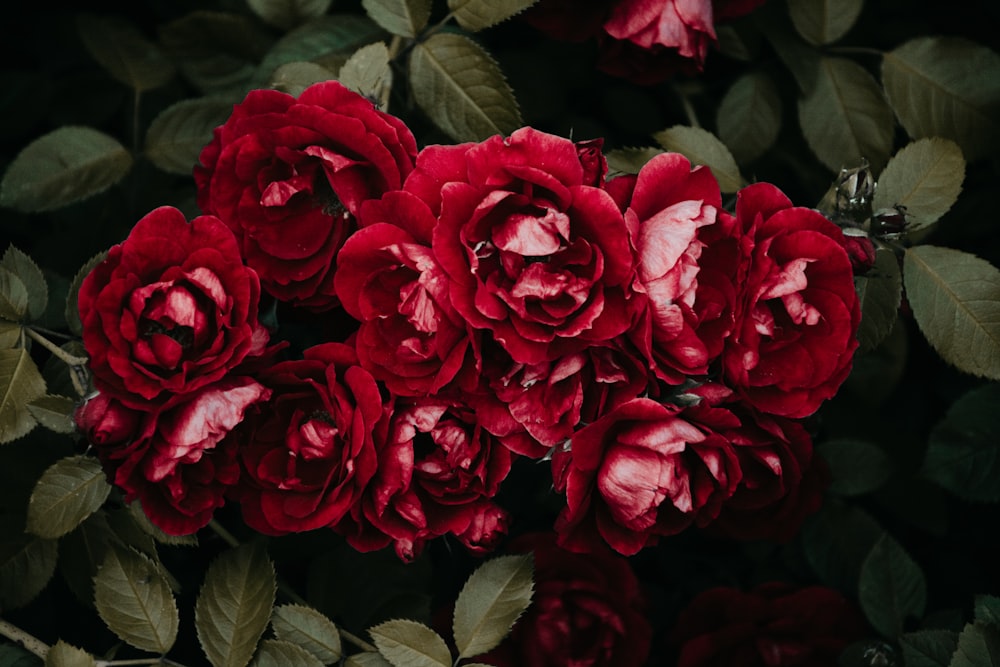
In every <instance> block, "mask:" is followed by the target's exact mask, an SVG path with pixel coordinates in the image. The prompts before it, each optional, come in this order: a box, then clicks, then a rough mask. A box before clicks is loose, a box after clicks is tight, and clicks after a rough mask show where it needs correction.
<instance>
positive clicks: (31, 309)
mask: <svg viewBox="0 0 1000 667" xmlns="http://www.w3.org/2000/svg"><path fill="white" fill-rule="evenodd" d="M0 267H3V268H5V269H7V270H8V271H10V272H11V273H12V274H14V275H15V276H17V277H18V278H19V279H20V280H21V283H22V284H23V285H24V289H25V291H26V292H27V293H28V303H27V308H28V319H29V320H32V321H33V320H37V319H38V318H40V317H41V316H42V315H44V314H45V308H46V307H47V306H48V303H49V286H48V283H47V282H46V281H45V275H44V274H43V273H42V270H41V269H40V268H38V265H37V264H35V262H34V260H32V259H31V257H29V256H28V255H26V254H25V253H23V252H21V251H20V250H18V249H17V248H15V247H14V246H13V245H11V246H8V247H7V252H5V253H4V255H3V259H0Z"/></svg>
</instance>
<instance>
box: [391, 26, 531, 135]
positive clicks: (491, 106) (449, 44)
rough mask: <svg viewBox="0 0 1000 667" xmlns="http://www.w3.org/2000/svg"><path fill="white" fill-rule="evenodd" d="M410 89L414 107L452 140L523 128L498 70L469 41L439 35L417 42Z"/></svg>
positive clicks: (487, 56)
mask: <svg viewBox="0 0 1000 667" xmlns="http://www.w3.org/2000/svg"><path fill="white" fill-rule="evenodd" d="M410 85H411V86H412V87H413V96H414V99H415V100H416V102H417V105H418V106H420V108H421V109H423V111H424V113H426V114H427V115H428V116H429V117H430V119H431V120H432V121H434V123H435V124H436V125H437V126H438V127H440V128H441V129H442V130H444V131H445V132H446V133H448V134H449V135H450V136H451V137H452V139H455V140H456V141H481V140H483V139H486V138H487V137H490V136H493V135H495V134H509V133H511V132H513V131H514V130H516V129H517V128H519V127H520V126H521V125H522V121H521V113H520V111H518V108H517V102H516V101H515V99H514V93H513V92H512V91H511V89H510V86H509V85H508V84H507V81H506V80H505V79H504V76H503V73H502V72H501V71H500V68H499V66H498V65H497V64H496V62H494V60H493V59H492V58H491V57H490V55H489V54H488V53H487V52H486V51H485V50H483V48H482V47H481V46H479V45H478V44H476V43H475V42H473V41H472V40H471V39H468V38H467V37H463V36H461V35H454V34H445V33H438V34H436V35H433V36H431V37H430V38H429V39H427V40H426V41H424V42H420V43H418V44H416V45H415V46H414V47H413V53H412V54H411V55H410Z"/></svg>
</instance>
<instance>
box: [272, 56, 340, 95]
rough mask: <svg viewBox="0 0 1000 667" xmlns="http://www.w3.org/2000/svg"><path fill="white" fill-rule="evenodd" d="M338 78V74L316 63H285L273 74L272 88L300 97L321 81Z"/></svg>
mask: <svg viewBox="0 0 1000 667" xmlns="http://www.w3.org/2000/svg"><path fill="white" fill-rule="evenodd" d="M336 78H337V72H336V71H335V70H333V69H330V68H329V67H327V66H324V65H320V64H319V63H314V62H309V61H305V62H294V63H285V64H284V65H281V66H280V67H278V69H276V70H274V72H272V73H271V81H270V86H271V88H274V89H275V90H280V91H282V92H284V93H288V94H289V95H291V96H292V97H298V96H299V95H301V94H302V91H303V90H305V89H306V88H308V87H309V86H311V85H313V84H314V83H319V82H320V81H330V80H331V79H336Z"/></svg>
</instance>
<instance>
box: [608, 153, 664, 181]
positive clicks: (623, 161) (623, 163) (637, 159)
mask: <svg viewBox="0 0 1000 667" xmlns="http://www.w3.org/2000/svg"><path fill="white" fill-rule="evenodd" d="M662 152H663V149H661V148H654V147H652V146H642V147H638V148H616V149H614V150H610V151H608V152H607V154H606V155H605V157H606V158H607V160H608V170H609V172H619V173H622V174H638V173H639V170H640V169H642V168H643V166H644V165H645V164H646V163H647V162H649V161H650V160H652V159H653V158H654V157H656V156H657V155H659V154H660V153H662Z"/></svg>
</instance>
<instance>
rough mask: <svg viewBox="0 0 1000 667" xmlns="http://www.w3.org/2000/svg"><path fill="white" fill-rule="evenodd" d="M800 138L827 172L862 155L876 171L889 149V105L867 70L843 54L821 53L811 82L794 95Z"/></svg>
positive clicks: (890, 136) (891, 129) (891, 121)
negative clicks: (798, 97)
mask: <svg viewBox="0 0 1000 667" xmlns="http://www.w3.org/2000/svg"><path fill="white" fill-rule="evenodd" d="M799 123H800V125H801V126H802V134H803V135H805V138H806V143H808V144H809V147H810V148H811V149H812V150H813V152H814V153H816V156H817V157H818V158H819V161H820V162H822V163H823V164H824V165H826V167H827V168H828V169H830V170H831V171H835V172H836V171H839V170H840V168H841V167H843V166H844V165H852V164H859V163H860V162H861V161H862V160H863V159H867V160H868V162H869V163H870V164H871V165H872V169H873V170H874V171H875V172H878V171H880V170H881V169H882V167H883V165H885V163H886V160H888V159H889V152H890V151H891V150H892V137H893V119H892V110H891V109H890V108H889V105H888V104H886V101H885V98H884V97H883V96H882V89H881V88H880V87H879V85H878V83H877V82H876V81H875V79H874V78H873V77H872V75H871V74H869V73H868V71H867V70H865V68H863V67H861V65H858V64H857V63H855V62H854V61H851V60H847V59H846V58H828V57H823V58H820V60H819V61H818V63H817V67H816V79H815V81H814V82H813V86H812V88H811V89H810V90H808V91H807V92H806V95H805V97H803V98H802V99H801V100H799Z"/></svg>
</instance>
